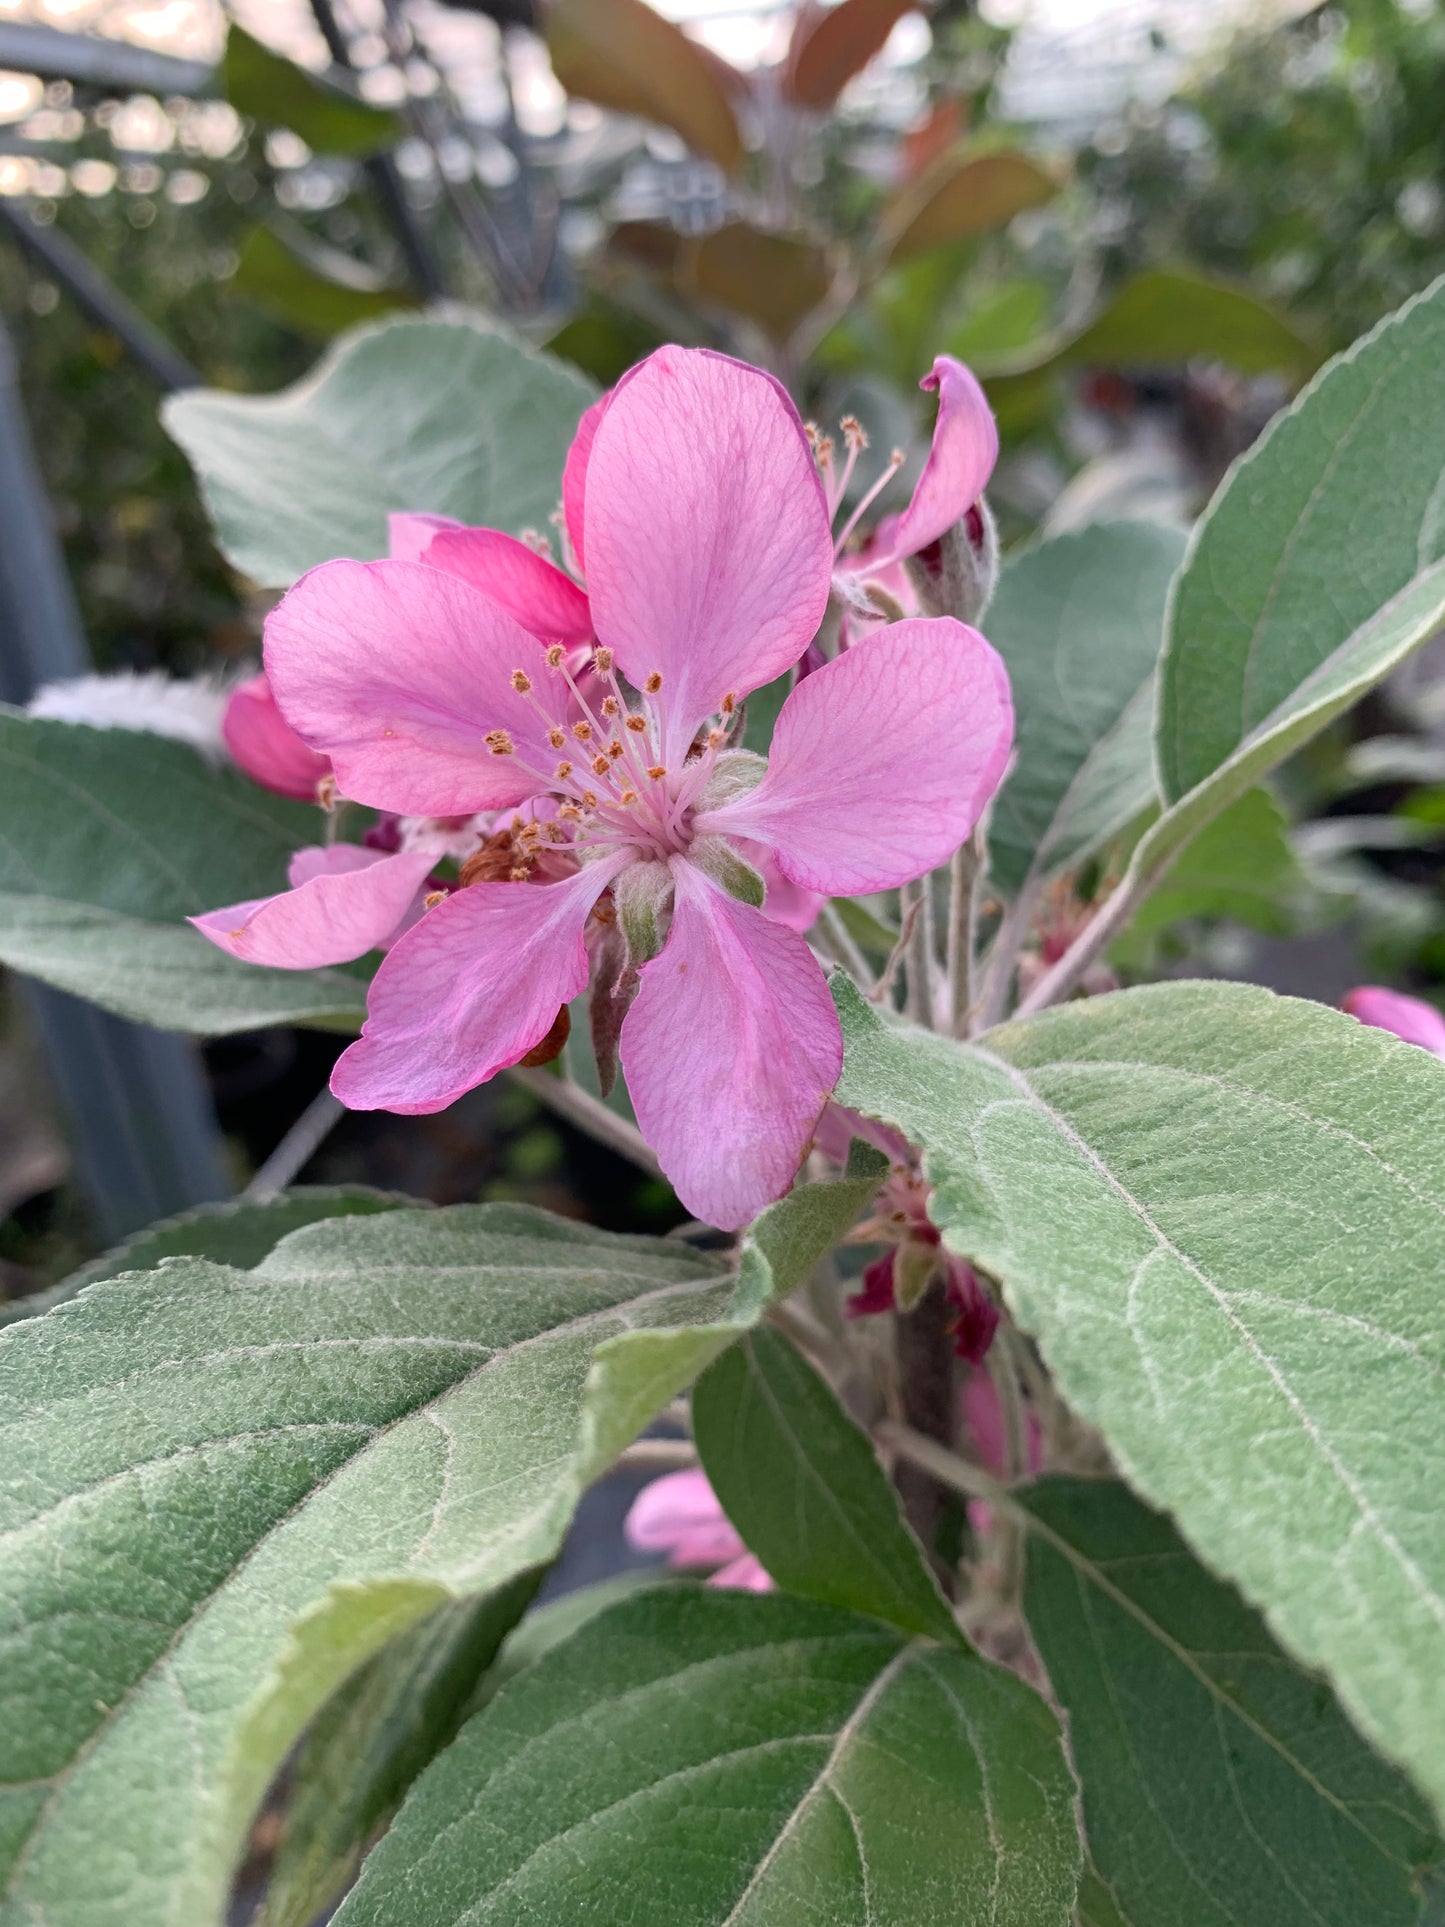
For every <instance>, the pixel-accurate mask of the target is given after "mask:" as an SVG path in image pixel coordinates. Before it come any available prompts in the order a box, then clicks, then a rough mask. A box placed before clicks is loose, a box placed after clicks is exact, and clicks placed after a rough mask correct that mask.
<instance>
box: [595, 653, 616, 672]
mask: <svg viewBox="0 0 1445 1927" xmlns="http://www.w3.org/2000/svg"><path fill="white" fill-rule="evenodd" d="M592 661H593V663H594V665H595V667H596V670H597V673H598V675H599V676H610V675H611V674H612V651H611V650H610V649H599V650H598V651H597V654H596V655H595V656H594V657H593V658H592Z"/></svg>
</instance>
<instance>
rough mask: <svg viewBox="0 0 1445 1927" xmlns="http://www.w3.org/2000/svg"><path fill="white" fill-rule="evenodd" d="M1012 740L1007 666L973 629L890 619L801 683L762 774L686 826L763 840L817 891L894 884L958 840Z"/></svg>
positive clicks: (786, 869) (787, 871)
mask: <svg viewBox="0 0 1445 1927" xmlns="http://www.w3.org/2000/svg"><path fill="white" fill-rule="evenodd" d="M1012 742H1013V703H1012V699H1011V697H1010V694H1009V684H1008V675H1007V672H1006V671H1005V669H1004V666H1003V663H1002V661H1001V660H1000V659H999V657H998V656H997V655H996V654H995V652H994V650H993V649H992V648H990V646H989V644H988V643H986V642H985V641H984V639H983V637H982V636H981V635H979V633H978V631H977V630H976V629H969V628H967V627H965V625H964V624H963V623H961V622H954V621H953V620H952V619H951V618H949V617H939V618H937V619H935V620H933V621H925V620H920V619H915V620H911V621H908V622H895V623H892V624H891V625H889V626H888V627H887V628H884V629H880V630H877V631H876V632H875V633H874V634H873V635H871V636H867V637H865V638H864V639H863V640H862V641H861V642H859V643H856V644H855V645H854V647H853V648H851V649H849V650H847V651H846V652H845V653H844V654H843V655H841V656H837V657H835V658H834V660H833V661H832V662H829V663H825V664H824V665H823V667H822V668H821V669H819V670H817V671H816V672H815V673H814V674H813V675H811V676H805V677H804V678H803V680H802V681H801V682H800V683H798V685H797V687H796V688H795V689H794V690H793V691H792V693H791V694H790V695H789V697H788V699H787V701H786V702H785V703H784V704H783V708H782V712H781V714H780V715H779V717H778V721H777V727H776V728H775V729H774V731H773V741H772V747H771V749H770V751H769V753H768V770H767V774H766V775H765V776H764V777H763V780H762V782H761V783H759V784H758V786H757V788H756V789H755V790H751V791H750V792H749V793H748V794H747V795H746V796H742V797H739V798H738V799H737V801H736V802H732V803H727V804H724V805H723V807H722V808H721V809H716V810H709V811H706V812H705V813H703V814H702V815H700V816H699V817H698V818H697V819H696V827H697V828H698V829H699V830H710V831H717V832H719V833H721V834H723V835H728V834H740V835H743V836H750V837H754V838H756V840H757V841H758V842H760V843H766V844H769V845H770V846H771V847H772V850H773V853H774V855H775V856H776V858H777V861H778V867H779V868H780V869H781V870H782V871H783V873H784V875H785V876H789V877H791V878H792V879H793V881H794V882H795V883H798V884H801V885H802V886H803V887H804V888H805V889H809V890H821V891H822V892H823V893H824V894H825V895H827V896H856V895H858V894H859V893H860V892H863V891H869V890H889V889H893V888H895V887H896V886H897V885H898V884H900V883H906V882H907V881H908V880H909V878H911V877H916V876H922V875H923V874H924V873H925V872H926V871H929V870H932V869H934V868H935V867H936V866H937V865H938V864H940V863H942V862H943V861H944V860H945V858H947V857H948V856H950V855H951V854H952V853H953V851H954V850H956V849H957V848H958V846H959V845H960V844H961V843H962V842H963V841H964V839H965V838H966V837H967V836H968V834H969V832H970V831H971V830H972V829H973V826H974V824H975V823H976V822H977V821H978V818H979V815H980V814H981V812H982V810H983V808H984V805H985V804H986V803H987V802H988V800H989V798H990V797H991V796H992V795H993V793H994V791H995V790H996V789H997V788H998V785H999V782H1000V780H1001V779H1002V777H1003V773H1004V769H1005V766H1006V765H1007V762H1008V757H1009V749H1010V746H1011V744H1012Z"/></svg>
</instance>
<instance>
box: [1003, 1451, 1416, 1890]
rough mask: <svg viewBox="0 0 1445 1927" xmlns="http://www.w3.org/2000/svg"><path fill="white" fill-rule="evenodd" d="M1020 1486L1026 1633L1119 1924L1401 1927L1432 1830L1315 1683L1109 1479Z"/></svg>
mask: <svg viewBox="0 0 1445 1927" xmlns="http://www.w3.org/2000/svg"><path fill="white" fill-rule="evenodd" d="M1015 1497H1016V1499H1017V1500H1018V1501H1019V1503H1020V1504H1022V1505H1023V1506H1024V1507H1025V1508H1026V1510H1027V1513H1028V1515H1029V1523H1030V1525H1031V1526H1032V1528H1033V1533H1032V1535H1031V1537H1030V1541H1029V1552H1028V1582H1027V1588H1026V1593H1025V1610H1026V1612H1027V1615H1028V1622H1029V1631H1030V1633H1031V1634H1032V1636H1033V1640H1034V1643H1035V1645H1036V1646H1037V1647H1038V1650H1039V1655H1040V1657H1041V1658H1042V1660H1043V1662H1044V1666H1045V1668H1046V1669H1047V1671H1048V1675H1049V1679H1050V1682H1051V1684H1052V1686H1053V1689H1054V1693H1055V1694H1056V1696H1057V1697H1058V1699H1059V1700H1060V1701H1061V1702H1062V1704H1063V1707H1064V1709H1065V1711H1066V1712H1067V1714H1068V1719H1069V1741H1070V1749H1071V1752H1072V1755H1073V1759H1074V1764H1075V1766H1076V1767H1077V1769H1078V1773H1079V1778H1080V1781H1081V1783H1082V1785H1083V1795H1084V1819H1085V1823H1086V1826H1087V1830H1088V1837H1089V1848H1090V1852H1091V1854H1092V1857H1093V1860H1094V1864H1095V1866H1096V1868H1097V1869H1098V1873H1099V1875H1100V1876H1101V1877H1102V1879H1103V1881H1104V1882H1105V1883H1106V1884H1107V1887H1108V1888H1109V1890H1110V1892H1111V1893H1112V1896H1113V1899H1114V1902H1115V1905H1116V1907H1117V1911H1118V1918H1119V1920H1120V1921H1121V1922H1123V1923H1124V1927H1359V1923H1361V1922H1363V1921H1368V1922H1369V1923H1370V1927H1412V1923H1414V1922H1416V1921H1418V1919H1419V1916H1420V1894H1419V1889H1418V1887H1417V1886H1416V1884H1415V1875H1416V1872H1417V1871H1418V1869H1420V1868H1421V1867H1424V1866H1427V1865H1429V1864H1430V1863H1431V1862H1432V1861H1434V1860H1435V1859H1437V1858H1438V1857H1439V1854H1440V1851H1441V1848H1440V1842H1439V1840H1438V1839H1436V1838H1435V1837H1434V1835H1433V1832H1432V1829H1431V1826H1430V1818H1429V1814H1428V1813H1427V1812H1426V1811H1425V1808H1424V1806H1423V1804H1422V1803H1421V1802H1420V1801H1419V1799H1418V1798H1417V1797H1416V1795H1415V1794H1414V1792H1413V1790H1412V1789H1411V1787H1410V1786H1409V1784H1408V1783H1407V1782H1406V1780H1405V1779H1404V1777H1403V1775H1401V1774H1399V1773H1397V1772H1395V1770H1394V1769H1393V1768H1392V1767H1388V1766H1386V1765H1385V1764H1384V1763H1383V1762H1382V1761H1380V1760H1379V1759H1377V1758H1376V1757H1375V1755H1374V1754H1373V1753H1371V1752H1370V1750H1369V1748H1368V1747H1367V1746H1366V1745H1365V1743H1364V1741H1363V1740H1361V1739H1360V1737H1359V1735H1358V1734H1357V1733H1356V1732H1355V1730H1354V1728H1353V1727H1352V1726H1351V1725H1350V1724H1349V1722H1348V1721H1347V1720H1346V1718H1345V1716H1344V1714H1343V1713H1342V1712H1341V1711H1340V1708H1339V1705H1338V1704H1337V1702H1336V1700H1335V1698H1334V1695H1333V1694H1332V1693H1331V1692H1330V1691H1329V1689H1328V1687H1326V1686H1324V1685H1322V1684H1321V1682H1320V1681H1319V1680H1318V1679H1317V1678H1315V1677H1314V1676H1313V1675H1312V1674H1310V1673H1307V1672H1305V1671H1304V1670H1303V1669H1302V1668H1301V1667H1299V1666H1296V1665H1295V1664H1294V1663H1293V1661H1291V1660H1290V1659H1289V1658H1288V1657H1287V1656H1286V1655H1285V1654H1284V1653H1282V1652H1281V1651H1280V1649H1279V1647H1278V1646H1277V1645H1276V1644H1275V1643H1274V1641H1273V1640H1272V1639H1271V1638H1270V1636H1269V1633H1268V1632H1267V1631H1266V1629H1265V1626H1264V1623H1263V1621H1262V1620H1261V1619H1260V1617H1259V1615H1258V1614H1257V1613H1255V1612H1252V1611H1251V1610H1250V1608H1249V1607H1248V1606H1246V1605H1245V1604H1244V1603H1243V1601H1242V1600H1241V1599H1240V1598H1239V1596H1238V1594H1236V1593H1235V1592H1234V1591H1232V1590H1231V1588H1230V1587H1228V1586H1225V1585H1222V1584H1221V1583H1220V1581H1219V1580H1217V1579H1215V1578H1213V1577H1212V1576H1211V1575H1210V1574H1209V1573H1207V1572H1205V1571H1204V1569H1203V1568H1202V1567H1201V1566H1200V1565H1199V1564H1198V1562H1197V1561H1196V1560H1195V1559H1194V1557H1193V1556H1192V1554H1191V1553H1190V1552H1189V1550H1188V1548H1187V1547H1186V1546H1185V1545H1184V1544H1183V1542H1182V1541H1181V1540H1180V1538H1179V1536H1178V1534H1177V1533H1176V1532H1175V1530H1174V1528H1173V1526H1172V1525H1170V1524H1169V1522H1168V1521H1167V1520H1166V1519H1162V1518H1160V1517H1159V1516H1158V1515H1157V1514H1156V1513H1152V1512H1150V1511H1149V1510H1148V1509H1147V1508H1146V1507H1144V1506H1142V1505H1141V1504H1140V1503H1139V1501H1138V1500H1137V1499H1136V1498H1134V1497H1133V1496H1132V1494H1130V1493H1129V1492H1128V1491H1126V1490H1125V1488H1124V1487H1123V1486H1120V1485H1114V1484H1111V1483H1108V1482H1105V1481H1098V1480H1081V1479H1048V1480H1044V1481H1042V1482H1041V1483H1039V1484H1037V1485H1034V1486H1032V1487H1030V1488H1028V1489H1027V1490H1024V1491H1020V1492H1017V1493H1016V1494H1015Z"/></svg>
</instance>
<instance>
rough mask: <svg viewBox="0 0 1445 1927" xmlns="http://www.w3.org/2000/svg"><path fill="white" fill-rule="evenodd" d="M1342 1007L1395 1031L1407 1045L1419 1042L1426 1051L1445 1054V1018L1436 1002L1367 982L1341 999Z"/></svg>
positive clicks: (1367, 1022)
mask: <svg viewBox="0 0 1445 1927" xmlns="http://www.w3.org/2000/svg"><path fill="white" fill-rule="evenodd" d="M1340 1008H1341V1010H1343V1011H1347V1012H1348V1013H1349V1015H1350V1016H1351V1017H1358V1018H1359V1020H1360V1022H1361V1023H1362V1024H1370V1025H1372V1026H1373V1027H1374V1028H1375V1029H1377V1030H1389V1031H1393V1032H1394V1033H1395V1035H1396V1036H1397V1037H1401V1038H1403V1039H1404V1041H1405V1042H1406V1043H1407V1044H1419V1045H1420V1047H1421V1048H1422V1049H1423V1050H1428V1051H1433V1052H1434V1053H1435V1055H1436V1056H1437V1057H1445V1017H1442V1016H1441V1014H1440V1012H1439V1011H1438V1010H1436V1008H1435V1006H1434V1005H1433V1004H1427V1003H1423V1002H1422V1001H1421V999H1420V998H1418V997H1407V996H1405V995H1404V993H1403V992H1402V991H1398V990H1384V989H1381V987H1380V986H1379V985H1378V984H1363V985H1361V987H1360V988H1359V989H1358V990H1352V991H1350V992H1348V994H1347V995H1346V996H1345V997H1343V998H1342V999H1341V1002H1340Z"/></svg>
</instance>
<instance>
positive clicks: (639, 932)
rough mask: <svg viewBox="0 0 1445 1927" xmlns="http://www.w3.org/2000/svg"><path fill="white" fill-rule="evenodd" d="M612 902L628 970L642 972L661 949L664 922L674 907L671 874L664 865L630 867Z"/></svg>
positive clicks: (613, 888) (613, 892)
mask: <svg viewBox="0 0 1445 1927" xmlns="http://www.w3.org/2000/svg"><path fill="white" fill-rule="evenodd" d="M612 900H613V902H614V903H615V904H616V905H617V921H618V924H619V925H620V926H621V929H622V940H623V942H624V943H625V944H626V946H627V969H628V970H629V971H632V970H639V969H640V968H641V967H642V965H643V964H645V963H651V961H652V959H653V958H654V957H655V956H656V955H657V953H658V952H659V951H660V950H661V948H662V939H663V934H664V933H663V928H662V919H663V917H664V915H665V914H666V912H667V911H668V909H669V908H670V907H671V904H672V872H671V870H669V869H668V867H667V865H666V864H665V863H633V864H629V866H628V867H627V869H625V870H624V871H623V872H622V875H621V876H620V877H618V879H617V881H616V882H615V883H614V884H613V886H612ZM625 974H626V973H625V972H624V975H625Z"/></svg>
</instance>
